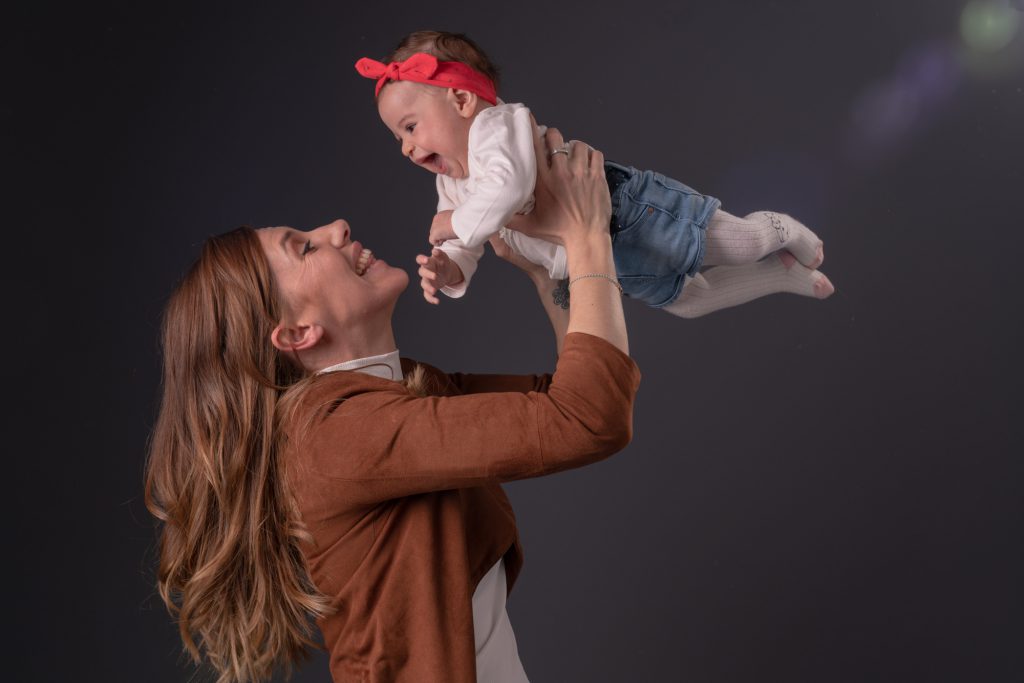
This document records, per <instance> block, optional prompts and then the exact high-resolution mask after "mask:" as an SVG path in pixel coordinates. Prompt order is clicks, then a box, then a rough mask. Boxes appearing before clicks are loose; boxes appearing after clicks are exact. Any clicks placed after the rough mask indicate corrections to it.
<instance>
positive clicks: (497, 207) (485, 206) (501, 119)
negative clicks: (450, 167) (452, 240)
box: [452, 105, 537, 248]
mask: <svg viewBox="0 0 1024 683" xmlns="http://www.w3.org/2000/svg"><path fill="white" fill-rule="evenodd" d="M469 155H470V161H469V163H470V168H471V170H472V172H473V174H474V178H473V185H472V192H471V194H470V197H469V198H468V199H467V200H466V201H465V202H463V203H462V204H461V205H460V206H459V207H458V208H456V209H455V210H454V211H453V213H452V228H453V229H454V230H455V234H456V235H458V236H459V239H460V240H461V241H462V243H463V244H464V245H466V246H467V247H470V248H473V247H478V246H482V245H483V243H484V242H486V241H487V240H488V239H489V238H490V237H491V236H492V235H494V234H496V233H497V232H498V231H499V230H501V228H502V227H503V226H505V225H506V224H507V223H508V222H509V221H510V220H511V219H512V216H514V215H515V214H516V213H517V212H518V211H519V210H521V209H522V208H523V206H524V205H525V204H526V203H527V201H528V200H529V199H530V197H531V195H533V190H534V186H535V185H536V182H537V159H536V157H535V156H534V150H533V122H532V121H531V120H530V110H529V109H528V108H526V107H525V106H523V105H503V106H500V107H493V108H491V109H485V110H484V111H482V112H481V113H480V114H479V116H478V117H477V121H475V122H474V123H473V127H472V128H471V129H470V131H469Z"/></svg>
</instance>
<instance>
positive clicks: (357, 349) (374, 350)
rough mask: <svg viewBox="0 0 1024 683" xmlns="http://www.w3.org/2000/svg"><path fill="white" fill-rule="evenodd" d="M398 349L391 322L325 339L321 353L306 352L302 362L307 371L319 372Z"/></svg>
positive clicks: (315, 351) (314, 351)
mask: <svg viewBox="0 0 1024 683" xmlns="http://www.w3.org/2000/svg"><path fill="white" fill-rule="evenodd" d="M397 348H398V346H396V344H395V334H394V331H393V330H392V328H391V321H390V320H389V321H388V322H387V324H386V325H383V326H382V327H379V328H376V329H370V330H346V331H345V334H344V335H343V337H341V338H338V339H326V338H325V339H324V344H323V345H322V348H320V349H319V351H317V350H316V349H314V350H312V351H308V352H306V354H304V355H305V356H306V357H305V358H303V359H302V360H303V365H305V366H306V369H307V370H310V371H312V372H317V371H319V370H323V369H324V368H327V367H330V366H332V365H337V364H338V363H344V362H347V361H350V360H356V359H358V358H368V357H370V356H379V355H382V354H385V353H391V352H392V351H394V350H396V349H397Z"/></svg>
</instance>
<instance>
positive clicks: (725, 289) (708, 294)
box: [664, 209, 835, 318]
mask: <svg viewBox="0 0 1024 683" xmlns="http://www.w3.org/2000/svg"><path fill="white" fill-rule="evenodd" d="M706 240H707V242H706V244H705V248H704V265H705V266H709V267H708V268H705V269H704V270H703V271H701V272H700V273H698V274H696V275H694V276H693V277H692V278H687V279H686V284H685V285H684V286H683V290H682V292H681V293H680V295H679V297H678V298H677V299H676V300H675V301H673V302H672V303H670V304H668V305H667V306H665V307H664V308H665V310H666V311H668V312H669V313H672V314H673V315H678V316H679V317H681V318H696V317H699V316H702V315H706V314H708V313H712V312H714V311H718V310H721V309H723V308H729V307H731V306H738V305H740V304H744V303H747V302H748V301H753V300H754V299H757V298H760V297H762V296H766V295H768V294H777V293H781V292H788V293H790V294H799V295H801V296H810V297H815V298H818V299H824V298H826V297H827V296H829V295H831V294H832V292H833V291H835V288H834V287H833V286H832V283H831V282H829V280H828V278H827V277H825V275H824V274H823V273H820V272H818V271H817V270H816V269H817V267H818V266H819V265H821V262H822V259H823V258H824V250H823V246H822V242H821V240H820V239H818V236H817V235H815V234H814V233H813V232H811V231H810V230H809V229H808V228H807V227H806V226H805V225H803V224H802V223H800V222H799V221H797V220H796V219H795V218H793V217H792V216H787V215H786V214H782V213H774V212H772V211H757V212H755V213H752V214H750V215H748V216H746V217H745V218H739V217H737V216H733V215H732V214H729V213H726V212H725V211H722V210H721V209H719V210H718V211H716V212H715V213H714V215H712V217H711V220H710V222H709V223H708V228H707V234H706Z"/></svg>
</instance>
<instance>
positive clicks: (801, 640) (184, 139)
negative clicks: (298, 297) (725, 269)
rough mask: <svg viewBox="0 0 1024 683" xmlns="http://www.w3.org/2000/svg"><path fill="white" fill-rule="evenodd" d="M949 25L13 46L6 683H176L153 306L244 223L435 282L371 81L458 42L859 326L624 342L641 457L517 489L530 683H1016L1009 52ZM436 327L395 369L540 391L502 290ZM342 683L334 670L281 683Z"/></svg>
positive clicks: (662, 23)
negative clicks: (694, 194) (803, 250)
mask: <svg viewBox="0 0 1024 683" xmlns="http://www.w3.org/2000/svg"><path fill="white" fill-rule="evenodd" d="M965 4H966V3H965V1H964V0H928V1H923V0H918V1H903V2H882V1H880V0H870V1H868V2H859V3H838V2H821V1H820V0H818V1H803V0H800V1H796V0H794V1H784V0H771V1H765V2H730V3H726V2H706V1H702V2H687V3H678V4H677V3H663V2H654V1H647V0H640V1H634V2H608V1H607V0H600V1H599V2H594V1H591V2H587V3H579V4H575V5H570V4H557V3H548V2H533V1H532V0H531V1H530V2H521V3H517V4H515V5H514V6H513V5H511V4H509V3H468V2H466V3H455V2H448V3H442V4H439V3H408V2H402V3H372V4H367V5H363V6H354V5H351V6H350V5H347V4H343V3H320V4H302V5H300V4H297V3H288V4H285V3H281V4H279V5H276V6H255V5H252V4H246V5H238V6H235V7H233V8H229V7H227V6H226V5H223V4H220V3H209V4H208V5H207V6H195V7H188V6H186V5H182V4H179V3H167V4H162V5H160V6H148V7H147V6H144V5H142V4H131V5H129V4H128V3H125V4H124V5H122V6H114V5H109V4H103V3H100V4H90V5H89V6H88V7H80V8H78V9H74V10H58V9H57V8H55V7H47V8H37V9H35V10H31V11H32V12H33V14H31V15H29V14H27V13H25V12H26V11H25V10H19V12H21V13H15V14H12V15H10V17H9V20H8V21H7V22H6V23H7V26H6V27H5V28H6V33H7V34H8V36H7V39H5V40H4V41H3V45H2V46H0V49H2V50H3V58H4V66H5V71H6V72H8V77H7V78H6V79H5V83H6V87H5V91H6V96H5V98H4V103H3V105H2V108H0V116H2V121H3V136H4V147H5V149H6V152H5V156H6V158H7V160H8V162H9V164H7V166H8V174H7V175H8V176H9V178H8V182H6V183H5V186H6V187H5V194H8V201H6V202H5V204H7V205H8V207H13V208H14V210H13V211H10V210H9V211H8V216H9V220H10V224H9V225H8V226H7V230H6V231H5V233H6V245H7V246H6V249H5V255H6V258H5V261H6V262H7V264H8V267H7V268H6V269H5V270H6V273H5V280H7V281H8V283H7V284H8V286H7V290H8V294H9V295H8V301H9V303H10V304H11V305H9V306H8V313H7V314H8V321H7V323H8V324H7V329H6V342H5V346H6V348H7V349H8V352H7V357H8V363H7V368H8V369H7V370H6V371H5V375H6V377H7V385H8V396H9V398H10V399H13V400H12V401H10V403H12V404H13V406H12V407H10V408H8V411H7V412H8V415H9V416H10V417H9V418H8V429H7V430H6V431H7V432H8V434H9V435H10V436H9V440H8V443H9V448H10V450H9V451H8V453H7V459H8V461H10V462H12V463H14V476H13V477H11V478H10V479H9V481H10V483H9V486H8V495H7V496H6V497H5V498H6V504H7V506H8V508H9V509H8V514H7V518H8V520H10V522H11V524H10V531H9V533H8V543H7V551H6V552H5V557H6V558H7V561H6V563H5V564H7V565H8V566H14V567H15V568H16V569H17V571H16V573H15V578H14V579H9V581H10V583H7V585H6V594H7V596H8V599H7V604H8V605H10V606H12V607H13V610H9V611H8V615H9V616H8V618H7V619H6V621H7V624H8V638H13V640H11V641H9V642H10V643H11V648H10V650H9V652H8V655H7V656H6V658H5V659H6V662H5V664H4V670H5V672H7V673H5V674H4V678H5V679H8V680H17V681H66V680H77V681H132V682H134V681H144V682H154V683H157V682H160V681H185V680H192V675H193V672H192V670H191V669H190V668H189V667H187V666H184V665H183V664H182V661H183V660H182V658H181V657H180V654H179V652H180V650H179V644H178V641H177V639H176V633H175V627H174V625H173V624H172V623H171V621H170V619H169V618H168V617H167V615H166V613H165V612H164V610H163V607H162V605H161V603H160V601H159V600H158V598H157V597H156V596H155V593H154V590H153V583H154V571H153V568H154V563H153V556H152V547H153V530H152V524H151V521H150V519H149V517H148V515H147V513H146V512H145V510H144V507H143V505H142V501H141V481H142V470H143V461H144V448H145V441H146V438H147V435H148V430H149V427H150V425H151V422H152V419H153V416H154V412H155V401H156V398H157V381H158V363H159V356H158V349H157V326H158V319H159V312H160V309H161V306H162V304H163V302H164V300H165V297H166V295H167V294H168V292H169V290H170V288H171V287H172V286H173V284H174V283H175V281H176V280H177V278H178V276H179V275H180V273H181V272H182V271H183V269H184V268H185V267H186V266H187V264H188V263H189V262H191V260H192V259H193V258H194V257H195V256H196V255H197V252H198V245H199V244H200V242H201V241H202V240H203V239H204V238H205V237H206V236H207V235H210V234H212V233H216V232H221V231H223V230H226V229H230V228H232V227H234V226H236V225H239V224H243V223H245V224H251V225H268V224H274V225H280V224H288V225H292V226H295V227H299V228H309V227H313V226H316V225H320V224H322V223H324V222H327V221H330V220H332V219H334V218H336V217H345V218H347V219H348V220H349V221H350V222H351V223H352V225H353V226H354V230H355V234H356V235H357V236H358V238H359V239H361V240H362V241H363V242H364V243H365V244H367V246H370V247H371V248H373V249H374V250H375V251H376V252H377V253H378V254H379V255H380V256H382V257H384V258H386V259H388V260H389V261H391V262H393V263H398V264H403V265H405V266H406V267H407V268H408V269H409V271H410V272H412V271H413V270H414V269H413V263H412V257H413V255H414V254H415V253H417V252H418V251H420V250H422V249H423V247H424V244H425V235H426V232H427V228H428V226H429V219H430V216H431V214H432V210H433V203H434V193H433V182H432V179H431V178H430V177H428V176H427V175H426V174H425V173H424V172H423V171H420V170H419V169H415V168H413V166H412V165H411V164H409V163H408V162H405V161H403V160H402V159H401V158H400V156H399V154H398V150H397V149H396V144H395V143H394V141H393V140H392V138H391V136H390V134H389V133H388V132H387V131H386V130H385V129H384V128H383V126H382V125H381V124H380V123H379V121H378V120H377V117H376V112H375V109H374V107H373V104H372V98H371V88H372V84H371V83H370V82H369V81H364V80H363V79H361V78H359V77H358V76H357V75H356V74H355V72H354V71H353V69H352V63H353V62H354V61H355V60H356V59H357V58H359V57H361V56H365V55H370V56H375V57H379V56H381V55H382V54H383V53H384V52H386V51H387V50H388V49H389V48H390V47H391V46H392V44H393V43H394V42H395V41H396V40H397V38H398V37H399V36H401V35H402V34H403V33H405V32H407V31H409V30H413V29H417V28H425V27H436V28H445V29H448V30H462V31H466V32H468V33H469V34H470V35H471V36H472V37H474V38H475V39H477V40H478V41H479V42H480V43H481V44H482V45H484V46H485V47H486V48H487V49H488V50H489V51H490V52H491V53H492V56H493V57H494V58H495V59H496V60H497V61H498V62H499V63H500V64H501V65H503V66H504V74H505V78H504V86H503V88H502V94H503V96H504V97H505V99H507V100H509V101H524V102H526V103H528V104H529V105H531V107H532V108H533V111H534V112H535V113H536V115H537V118H538V119H539V120H540V121H542V122H545V123H548V124H551V125H557V126H559V127H560V128H561V129H562V130H563V132H565V133H566V135H567V136H570V137H575V138H579V139H583V140H586V141H588V142H590V143H592V144H594V145H595V146H597V147H598V148H600V149H602V150H603V151H604V152H605V153H606V155H607V156H608V157H609V158H613V159H617V160H621V161H625V162H628V163H631V164H634V165H637V166H640V167H649V168H654V169H657V170H660V171H662V172H664V173H666V174H668V175H671V176H674V177H677V178H679V179H681V180H683V181H684V182H686V183H688V184H690V185H692V186H694V187H696V188H698V189H700V190H701V191H704V192H706V193H709V194H712V195H715V196H718V197H720V198H722V200H723V202H724V206H725V208H726V209H727V210H730V211H732V212H733V213H738V214H743V213H746V212H749V211H753V210H757V209H774V210H779V211H785V212H789V213H792V214H794V215H795V216H797V217H798V218H801V219H803V220H804V221H805V222H807V223H808V224H810V225H811V226H812V227H813V228H814V229H816V230H817V231H818V233H819V234H820V235H821V236H822V237H823V238H824V240H825V244H826V261H825V265H824V268H823V270H824V271H825V272H827V273H828V275H829V276H830V277H831V278H832V280H833V282H834V283H835V284H836V287H837V293H836V295H835V296H834V297H833V298H832V299H830V300H829V301H827V302H817V301H810V300H805V299H799V298H797V297H790V296H777V297H773V298H770V299H766V300H761V301H759V302H756V303H754V304H752V305H747V306H744V307H741V308H738V309H733V310H729V311H725V312H721V313H717V314H714V315H712V316H710V317H707V318H704V319H699V320H693V321H687V320H680V319H676V318H672V317H671V316H668V315H666V314H664V313H659V312H657V311H653V310H649V309H645V308H643V307H642V306H639V305H633V304H632V302H627V304H629V305H628V306H627V317H628V322H629V327H630V333H631V346H632V352H633V355H634V357H635V358H636V360H637V362H638V363H639V365H640V367H641V369H642V371H643V373H644V375H643V382H642V385H641V389H640V394H639V398H638V401H637V405H636V413H635V427H636V430H635V438H634V441H633V443H632V444H631V445H630V446H629V447H628V448H627V449H626V450H625V451H624V452H622V453H621V454H619V455H617V456H616V457H614V458H612V459H611V460H608V461H606V462H603V463H600V464H598V465H595V466H593V467H589V468H587V469H584V470H579V471H574V472H568V473H564V474H560V475H557V476H553V477H549V478H547V479H543V480H533V481H524V482H517V483H513V484H511V485H509V486H508V487H507V488H508V492H509V494H510V496H511V498H512V500H513V503H514V505H515V508H516V511H517V514H518V516H519V522H520V530H521V534H522V537H523V542H524V544H525V547H526V558H527V563H526V567H525V571H524V573H523V574H522V577H521V579H520V581H519V584H518V585H517V587H516V590H515V592H514V593H513V595H512V597H511V601H510V603H509V611H510V613H511V617H512V621H513V624H514V626H515V628H516V633H517V637H518V640H519V645H520V651H521V654H522V659H523V662H524V664H525V666H526V670H527V672H528V673H529V674H530V677H531V680H533V681H535V682H536V683H543V682H545V681H597V682H604V681H609V682H612V681H614V682H618V681H691V682H697V681H701V682H704V681H707V682H732V681H736V682H739V681H743V682H748V681H749V682H753V681H781V680H785V681H815V682H817V681H858V682H859V681H901V682H903V681H929V682H934V681H972V682H974V681H1011V680H1020V679H1021V676H1022V675H1024V654H1022V653H1024V649H1022V648H1021V643H1022V639H1024V620H1022V618H1021V616H1020V611H1021V608H1022V607H1024V605H1022V602H1024V601H1022V594H1021V588H1020V582H1021V576H1022V569H1024V554H1022V552H1021V548H1020V537H1021V532H1022V527H1024V524H1022V522H1024V506H1022V498H1021V475H1022V469H1024V468H1022V466H1021V464H1020V458H1019V456H1014V455H1013V453H1014V452H1016V451H1018V450H1019V441H1020V436H1021V427H1020V422H1019V418H1017V416H1016V415H1015V412H1016V408H1017V407H1018V406H1019V399H1018V398H1017V397H1018V395H1019V387H1020V383H1021V379H1022V377H1021V375H1022V373H1021V361H1020V358H1019V353H1018V350H1019V347H1020V344H1021V338H1022V335H1021V317H1020V301H1021V299H1020V286H1019V284H1018V279H1017V274H1018V271H1019V267H1020V263H1021V248H1022V246H1024V237H1022V234H1021V233H1022V230H1021V228H1022V227H1024V226H1022V222H1021V216H1022V209H1024V200H1022V197H1021V193H1022V192H1024V183H1022V180H1024V170H1022V168H1024V164H1022V152H1024V144H1022V138H1021V122H1022V121H1024V93H1022V87H1024V27H1021V26H1019V24H1020V23H1022V22H1021V21H1020V20H1021V19H1024V16H1022V15H1021V14H1020V12H1019V11H1018V12H1017V13H1016V14H1013V12H1014V10H1012V9H1009V6H1006V5H1003V10H1004V12H1005V13H1004V14H999V13H998V12H996V13H995V14H994V15H993V16H995V17H996V19H995V20H994V21H993V22H991V23H988V24H986V23H985V21H981V22H980V24H971V22H970V21H966V23H965V24H964V26H962V10H963V9H964V6H965ZM982 9H984V8H982ZM997 9H998V8H997ZM1014 18H1015V19H1016V20H1017V22H1016V23H1017V25H1018V26H1017V28H1016V36H1015V37H1014V38H1012V41H1011V42H1010V43H1009V45H1008V46H1006V47H1003V48H1002V49H997V48H998V46H999V44H1000V41H1001V39H1002V33H1006V34H1007V35H1011V36H1012V35H1013V34H1012V29H1014ZM971 26H975V28H974V29H972V28H971ZM978 26H980V28H978ZM964 27H966V29H965V28H964ZM986 27H987V28H986ZM964 30H966V31H967V32H966V33H965V32H964ZM972 31H973V32H972ZM978 31H981V35H980V36H979V34H978ZM986 36H987V37H986ZM986 41H987V42H986ZM1002 42H1006V40H1002ZM986 45H987V46H988V49H987V50H986V49H985V46H986ZM417 292H418V288H417V287H416V286H415V284H413V286H412V287H411V288H410V291H409V292H408V293H407V294H406V296H405V297H404V298H403V299H402V301H401V303H400V304H399V308H398V311H397V334H398V339H399V344H400V348H401V350H402V352H403V354H405V355H409V356H413V357H416V358H419V359H422V360H425V361H428V362H431V363H433V364H435V365H438V366H440V367H442V368H446V369H452V370H455V369H458V370H462V371H506V372H533V371H545V370H549V369H550V368H551V367H552V365H553V361H554V353H553V349H552V344H551V340H550V338H549V337H550V334H549V332H548V330H547V328H546V323H545V320H544V317H543V315H542V313H541V311H540V309H539V307H538V306H537V305H536V303H535V300H534V298H533V295H532V293H531V291H530V288H529V287H528V285H527V284H526V282H525V281H524V279H523V278H521V277H519V275H518V274H517V273H516V272H515V271H514V270H513V269H512V268H511V267H509V266H507V265H506V264H504V263H502V262H500V261H497V260H496V259H494V257H493V256H490V257H488V259H487V261H486V262H485V263H484V264H483V267H482V270H481V271H480V274H479V275H478V276H477V280H476V282H475V284H474V288H473V293H472V294H471V295H470V296H468V297H467V298H466V299H464V300H462V301H459V302H453V301H446V302H444V303H443V305H441V306H440V307H437V308H434V307H429V306H428V305H427V304H425V303H424V302H423V301H422V299H421V298H420V297H419V295H418V293H417ZM328 678H329V677H328V675H327V672H326V666H325V661H324V659H323V657H321V656H318V657H316V658H315V659H314V660H313V661H312V663H311V664H310V665H308V666H307V667H305V668H304V669H302V670H301V672H300V673H299V674H298V675H297V676H296V678H295V680H297V681H301V682H303V683H306V682H313V681H327V680H328Z"/></svg>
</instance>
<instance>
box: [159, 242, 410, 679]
mask: <svg viewBox="0 0 1024 683" xmlns="http://www.w3.org/2000/svg"><path fill="white" fill-rule="evenodd" d="M279 310H280V304H279V302H278V301H277V299H276V295H275V293H274V290H273V284H272V278H271V271H270V267H269V265H268V263H267V260H266V257H265V255H264V253H263V250H262V248H261V246H260V241H259V238H258V237H257V235H256V233H255V231H254V230H252V229H249V228H239V229H237V230H233V231H231V232H228V233H225V234H223V235H219V236H217V237H213V238H210V239H209V240H207V242H206V243H205V244H204V246H203V249H202V253H201V255H200V257H199V259H198V260H197V261H196V263H195V264H194V265H193V266H192V268H191V269H190V270H189V271H188V273H187V274H186V275H185V276H184V278H183V279H182V281H181V282H180V284H179V285H178V287H177V288H176V289H175V291H174V293H173V294H172V296H171V297H170V300H169V301H168V303H167V306H166V308H165V310H164V317H163V327H162V346H163V349H162V350H163V380H162V399H161V403H160V410H159V415H158V417H157V421H156V424H155V426H154V430H153V433H152V436H151V439H150V444H149V457H148V462H147V466H146V505H147V507H148V508H149V510H150V512H151V513H152V514H153V515H154V516H155V517H156V518H157V520H158V521H159V532H158V533H159V569H158V576H157V586H158V589H159V592H160V596H161V597H162V599H163V601H164V603H165V604H166V606H167V608H168V610H169V611H170V612H171V614H172V615H173V616H175V617H176V618H177V622H178V627H179V631H180V635H181V639H182V642H183V644H184V647H185V649H186V651H187V652H188V653H189V655H190V656H191V657H192V659H193V660H194V661H195V662H197V663H200V662H201V661H203V660H206V661H207V662H208V663H209V664H210V665H211V666H212V667H213V669H214V670H215V671H216V672H217V674H218V677H217V681H218V683H236V682H237V683H241V682H243V681H263V680H266V679H269V678H270V677H271V676H272V675H273V673H274V671H275V670H276V669H277V668H279V667H281V668H283V669H285V671H286V672H287V671H290V670H291V669H292V667H293V665H295V664H297V663H299V662H300V661H302V660H303V659H304V658H305V655H306V653H307V650H308V648H309V647H311V646H314V647H315V646H317V643H316V640H315V625H314V621H315V620H316V619H318V618H322V617H324V616H326V615H328V614H330V613H331V608H330V606H329V602H328V600H327V598H326V597H325V596H324V595H322V594H321V593H320V592H319V591H317V589H316V587H315V586H314V585H313V583H312V581H311V580H310V577H309V571H308V568H307V566H306V562H305V559H304V557H303V554H302V550H301V544H303V543H305V542H309V541H310V537H309V534H308V533H307V532H306V531H305V529H304V527H303V526H302V523H301V521H300V519H299V516H298V512H297V508H296V505H295V503H294V500H293V499H292V496H291V494H290V492H289V490H288V487H287V481H286V476H285V472H284V463H283V462H282V459H281V457H282V455H281V454H282V452H283V449H284V438H285V437H284V435H283V431H284V430H283V424H284V421H285V420H289V419H291V417H292V416H291V415H290V413H291V412H293V411H294V408H295V406H297V405H298V404H299V402H298V400H297V397H298V396H299V395H300V394H301V393H303V391H304V389H305V388H307V387H308V386H309V384H310V378H309V374H308V373H307V372H305V371H304V370H303V369H302V367H301V365H300V364H299V363H298V362H296V361H295V360H294V359H292V358H289V357H287V356H285V355H283V354H281V353H280V352H279V351H278V350H277V349H275V348H274V347H273V345H272V344H271V343H270V333H271V331H272V330H273V329H274V327H275V325H276V324H277V322H278V320H279V317H280V316H279ZM416 375H417V373H415V372H414V373H410V378H414V377H415V376H416ZM418 375H419V376H420V377H422V372H420V373H418ZM412 389H413V390H417V389H418V387H416V386H413V387H412Z"/></svg>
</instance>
